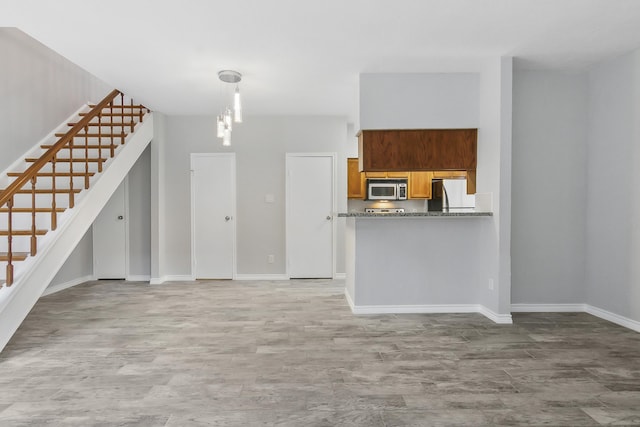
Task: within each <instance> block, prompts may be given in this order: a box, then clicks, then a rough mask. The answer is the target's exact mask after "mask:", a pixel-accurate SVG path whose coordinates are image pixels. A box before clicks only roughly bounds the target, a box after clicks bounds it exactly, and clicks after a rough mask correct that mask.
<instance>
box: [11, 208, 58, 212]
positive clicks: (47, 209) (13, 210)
mask: <svg viewBox="0 0 640 427" xmlns="http://www.w3.org/2000/svg"><path fill="white" fill-rule="evenodd" d="M66 209H67V208H56V212H58V213H61V212H64V211H65V210H66ZM33 211H34V209H31V208H13V209H12V212H13V213H31V212H33ZM35 211H36V213H49V212H52V211H53V209H52V208H35ZM5 212H9V208H0V213H5Z"/></svg>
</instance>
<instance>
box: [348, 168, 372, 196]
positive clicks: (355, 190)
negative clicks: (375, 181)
mask: <svg viewBox="0 0 640 427" xmlns="http://www.w3.org/2000/svg"><path fill="white" fill-rule="evenodd" d="M366 192H367V189H366V177H365V174H364V173H362V172H360V168H359V167H358V158H348V159H347V198H349V199H364V198H365V196H366V195H367V194H366Z"/></svg>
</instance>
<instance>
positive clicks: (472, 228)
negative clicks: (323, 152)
mask: <svg viewBox="0 0 640 427" xmlns="http://www.w3.org/2000/svg"><path fill="white" fill-rule="evenodd" d="M476 134H477V130H476V129H447V130H442V129H438V130H430V129H429V130H391V131H389V130H381V131H361V132H360V133H359V134H358V138H359V153H360V158H359V159H355V158H354V159H349V162H348V166H349V169H350V170H349V177H350V179H351V182H350V183H348V188H349V212H345V213H339V214H338V217H341V218H345V221H346V227H345V243H346V248H345V249H346V254H345V255H346V258H345V259H346V265H345V270H346V289H345V292H346V296H347V300H348V302H349V305H350V306H351V309H352V311H353V312H354V313H356V314H375V313H442V312H448V313H451V312H482V310H483V308H482V307H483V306H482V305H479V304H478V301H479V295H480V294H481V292H480V290H481V289H487V286H489V287H491V286H493V285H492V283H493V279H492V278H491V276H492V271H495V270H493V269H492V267H493V265H492V263H491V260H490V257H489V256H488V255H487V251H486V244H487V236H491V235H492V230H493V227H494V225H493V221H492V220H490V219H491V218H492V216H493V213H492V212H491V203H490V199H491V197H490V196H491V195H490V194H483V195H482V197H481V199H482V203H480V204H476V205H475V206H478V209H475V208H473V207H465V208H460V209H453V208H451V209H449V208H448V206H449V205H448V203H447V206H446V207H444V209H443V208H442V206H443V205H442V204H441V203H442V200H440V201H439V203H440V205H439V206H440V207H439V208H436V209H435V210H434V209H432V205H433V202H435V201H434V200H432V199H433V198H435V197H436V193H437V192H440V193H442V183H443V180H446V179H454V180H459V181H462V184H466V186H464V187H463V188H465V189H466V191H463V192H465V193H468V194H471V195H473V194H474V193H475V187H476V182H475V177H476V162H477V160H476V159H477V156H476ZM356 161H357V164H358V166H359V167H358V169H359V170H358V169H356V170H354V166H355V165H356ZM402 171H408V172H402ZM380 173H383V174H385V177H386V178H396V179H397V178H401V177H407V180H406V182H407V183H408V192H407V195H406V196H407V197H406V199H404V198H403V197H401V196H400V197H397V198H392V200H389V201H382V202H383V203H382V204H379V201H375V200H374V201H372V199H371V198H370V196H371V195H372V194H373V193H371V188H370V187H371V183H373V182H374V180H371V178H374V177H377V175H376V174H380ZM416 174H419V176H420V179H419V180H414V179H413V178H414V177H415V176H416ZM358 180H359V181H358ZM459 181H458V182H459ZM376 184H378V183H377V182H376ZM438 186H439V187H438ZM438 188H439V190H438ZM390 194H393V193H390ZM471 197H472V198H473V196H471ZM487 199H489V203H486V201H487ZM384 202H386V203H384ZM427 202H428V203H427ZM374 206H375V207H377V208H378V209H366V210H365V209H363V207H367V208H370V207H374ZM382 206H385V207H388V208H389V209H379V208H380V207H382ZM435 206H438V204H435ZM471 206H474V205H473V204H472V205H471ZM427 207H428V208H427ZM370 210H374V211H375V210H377V211H381V210H382V211H384V212H385V213H378V212H368V211H370ZM396 211H399V212H396Z"/></svg>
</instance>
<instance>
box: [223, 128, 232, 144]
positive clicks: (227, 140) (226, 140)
mask: <svg viewBox="0 0 640 427" xmlns="http://www.w3.org/2000/svg"><path fill="white" fill-rule="evenodd" d="M222 145H224V146H225V147H228V146H230V145H231V129H225V130H224V135H223V137H222Z"/></svg>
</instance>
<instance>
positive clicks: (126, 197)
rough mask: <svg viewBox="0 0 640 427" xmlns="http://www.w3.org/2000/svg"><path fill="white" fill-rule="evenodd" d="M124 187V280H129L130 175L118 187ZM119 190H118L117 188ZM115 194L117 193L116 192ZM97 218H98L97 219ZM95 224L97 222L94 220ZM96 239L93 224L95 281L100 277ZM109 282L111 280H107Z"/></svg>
mask: <svg viewBox="0 0 640 427" xmlns="http://www.w3.org/2000/svg"><path fill="white" fill-rule="evenodd" d="M120 185H122V186H123V187H124V188H123V193H124V195H123V197H124V213H123V215H124V280H127V281H128V280H129V279H130V278H131V273H130V271H129V175H126V176H125V177H124V179H123V180H122V182H121V183H120V184H119V185H118V187H119V186H120ZM116 190H117V188H116ZM114 194H115V191H114ZM111 197H113V194H112V195H111ZM111 197H109V200H107V203H109V201H110V200H111ZM107 203H105V204H104V206H103V207H102V209H104V207H105V206H106V205H107ZM102 209H100V212H102ZM98 215H100V214H98ZM96 218H97V217H96ZM94 223H95V220H94ZM94 237H95V233H94V231H93V224H92V225H91V239H92V251H93V266H92V268H93V279H94V280H98V276H97V274H96V270H97V269H96V249H95V248H96V243H97V242H96V239H95V238H94ZM106 280H109V279H106Z"/></svg>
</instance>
